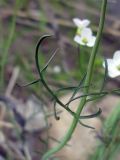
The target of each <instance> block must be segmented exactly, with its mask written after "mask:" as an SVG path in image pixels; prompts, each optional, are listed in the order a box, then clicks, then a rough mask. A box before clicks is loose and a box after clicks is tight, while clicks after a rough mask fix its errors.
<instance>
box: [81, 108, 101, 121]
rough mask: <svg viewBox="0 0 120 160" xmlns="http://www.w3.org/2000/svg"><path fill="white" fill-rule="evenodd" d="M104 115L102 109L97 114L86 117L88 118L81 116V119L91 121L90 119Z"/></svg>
mask: <svg viewBox="0 0 120 160" xmlns="http://www.w3.org/2000/svg"><path fill="white" fill-rule="evenodd" d="M101 113H102V110H101V108H99V110H98V111H97V113H94V114H91V115H86V116H80V119H89V118H95V117H97V116H99V115H100V114H101Z"/></svg>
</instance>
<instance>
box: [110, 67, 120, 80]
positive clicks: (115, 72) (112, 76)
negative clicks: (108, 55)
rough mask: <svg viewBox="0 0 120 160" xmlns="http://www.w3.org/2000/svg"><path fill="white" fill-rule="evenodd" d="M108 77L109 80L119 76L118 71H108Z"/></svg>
mask: <svg viewBox="0 0 120 160" xmlns="http://www.w3.org/2000/svg"><path fill="white" fill-rule="evenodd" d="M108 75H109V76H110V77H111V78H115V77H118V76H120V71H118V70H117V69H114V70H108Z"/></svg>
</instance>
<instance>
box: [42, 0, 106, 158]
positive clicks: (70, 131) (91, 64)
mask: <svg viewBox="0 0 120 160" xmlns="http://www.w3.org/2000/svg"><path fill="white" fill-rule="evenodd" d="M106 7H107V0H103V2H102V6H101V16H100V23H99V29H98V33H97V37H96V42H95V45H94V47H93V49H92V53H91V56H90V59H89V64H88V69H87V74H86V78H85V83H84V85H85V86H90V83H91V78H92V72H93V67H94V61H95V58H96V54H97V51H98V47H99V44H100V40H101V36H102V31H103V27H104V21H105V13H106ZM83 93H84V94H88V93H89V87H86V88H84V90H83ZM86 98H87V96H86V97H83V98H82V99H81V102H80V105H79V106H78V109H77V111H76V116H75V117H73V121H72V123H71V126H70V128H69V129H68V132H67V133H66V135H65V136H64V137H63V139H62V140H61V143H59V144H58V145H57V146H56V147H54V148H52V149H51V150H49V151H48V152H46V153H45V154H44V155H43V158H42V160H49V158H50V157H51V156H52V155H53V154H55V153H56V152H58V151H59V150H60V149H62V148H63V147H64V146H65V145H66V143H67V142H68V141H69V140H70V139H71V137H72V134H73V132H74V130H75V128H76V126H77V124H78V122H79V117H80V114H81V112H82V109H83V108H84V106H85V104H86Z"/></svg>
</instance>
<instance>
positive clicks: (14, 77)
mask: <svg viewBox="0 0 120 160" xmlns="http://www.w3.org/2000/svg"><path fill="white" fill-rule="evenodd" d="M19 72H20V68H19V67H15V68H14V69H13V73H12V76H11V78H10V81H9V84H8V86H7V89H6V93H5V95H6V96H7V97H10V95H11V93H12V91H13V88H14V86H15V83H16V81H17V78H18V75H19Z"/></svg>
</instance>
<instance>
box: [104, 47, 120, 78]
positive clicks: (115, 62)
mask: <svg viewBox="0 0 120 160" xmlns="http://www.w3.org/2000/svg"><path fill="white" fill-rule="evenodd" d="M107 65H108V75H109V77H111V78H115V77H118V76H120V50H118V51H116V52H115V53H114V55H113V59H107ZM103 67H105V63H103Z"/></svg>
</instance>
